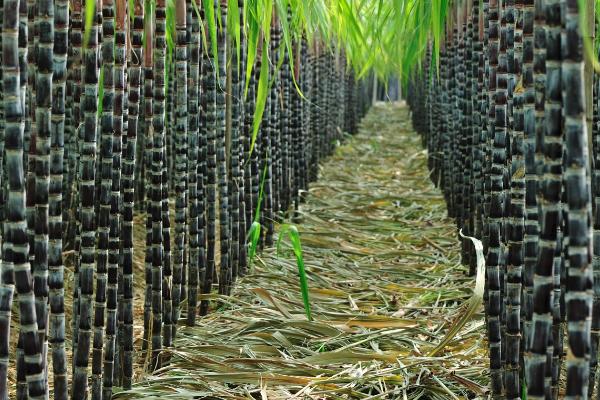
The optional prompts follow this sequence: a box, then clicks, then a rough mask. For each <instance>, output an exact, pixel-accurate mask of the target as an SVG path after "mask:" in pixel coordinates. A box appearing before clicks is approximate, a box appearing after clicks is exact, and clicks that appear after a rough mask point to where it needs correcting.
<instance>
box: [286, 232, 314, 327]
mask: <svg viewBox="0 0 600 400" xmlns="http://www.w3.org/2000/svg"><path fill="white" fill-rule="evenodd" d="M288 235H289V237H290V240H291V242H292V248H293V249H294V254H295V255H296V264H297V265H298V275H299V277H300V291H301V293H302V302H303V303H304V312H305V313H306V318H308V320H309V321H312V320H313V318H312V314H311V310H310V299H309V297H308V279H307V277H306V268H305V266H304V257H303V255H302V245H301V243H300V233H299V232H298V229H297V228H296V227H295V226H294V225H292V226H290V229H289V230H288Z"/></svg>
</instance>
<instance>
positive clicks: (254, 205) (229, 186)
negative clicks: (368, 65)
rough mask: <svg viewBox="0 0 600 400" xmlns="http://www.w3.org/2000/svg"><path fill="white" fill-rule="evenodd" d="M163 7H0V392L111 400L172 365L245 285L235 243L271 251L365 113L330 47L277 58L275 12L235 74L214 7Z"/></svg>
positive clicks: (223, 7) (20, 2) (241, 252)
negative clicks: (178, 351) (183, 335)
mask: <svg viewBox="0 0 600 400" xmlns="http://www.w3.org/2000/svg"><path fill="white" fill-rule="evenodd" d="M88 1H89V0H88ZM92 1H93V0H92ZM173 3H174V4H171V5H168V4H167V3H166V0H156V1H155V2H153V3H152V4H151V3H150V2H146V3H144V2H143V1H142V0H134V1H133V2H128V1H126V0H98V1H97V2H95V3H94V4H93V5H94V7H93V10H94V12H93V15H91V17H92V18H91V22H90V21H88V22H86V13H89V10H90V4H84V3H83V2H82V1H81V0H71V1H70V2H69V1H67V0H36V1H25V0H4V1H3V4H2V5H1V7H0V13H1V18H0V21H1V23H2V37H1V46H2V51H1V53H0V56H1V62H2V70H1V76H2V79H1V81H0V85H1V87H0V89H1V90H0V96H1V97H2V104H3V107H2V108H1V109H0V114H1V115H0V146H1V148H0V157H1V159H0V166H1V173H0V179H1V182H0V196H1V199H0V200H1V201H0V219H1V221H2V224H1V238H2V246H1V249H2V253H1V256H2V259H1V264H0V399H7V398H9V396H10V397H11V398H12V397H14V396H16V398H18V399H27V398H31V399H47V398H50V397H52V398H54V399H57V400H58V399H67V398H69V397H70V398H72V399H78V400H79V399H84V398H88V397H91V398H92V399H110V398H111V397H112V392H113V387H122V388H125V389H127V388H131V386H132V383H133V376H134V368H135V366H136V365H139V364H141V365H143V364H144V361H145V360H146V359H148V360H149V362H148V369H149V370H150V371H153V370H156V369H158V368H161V367H164V366H166V365H168V363H169V356H167V355H166V354H167V353H168V352H164V351H163V350H164V349H169V348H172V347H173V346H174V343H175V342H174V340H175V338H176V334H177V328H178V326H181V325H183V324H187V325H189V326H193V325H194V324H195V323H196V322H197V321H196V318H197V316H202V315H206V314H207V313H208V312H209V311H210V309H211V302H210V301H209V300H208V298H209V296H207V295H208V294H209V293H211V292H212V291H213V289H217V288H218V289H217V290H218V293H219V294H221V295H226V296H227V295H230V294H231V290H232V286H233V285H234V283H235V281H236V279H237V278H238V277H240V276H243V275H244V274H246V273H247V272H248V265H249V261H250V260H249V240H248V237H247V236H248V232H249V231H250V230H251V229H256V226H258V225H259V224H260V227H261V229H260V236H259V239H258V247H259V249H262V248H263V247H268V246H271V245H272V244H273V240H274V235H275V226H276V224H277V223H278V222H281V221H283V220H284V219H285V218H288V217H290V218H293V217H299V215H300V213H299V209H300V203H301V202H302V200H303V199H304V197H305V196H304V195H305V193H306V192H307V190H308V186H309V183H310V182H311V181H314V180H315V179H316V178H317V176H318V168H319V163H320V162H321V161H322V160H323V159H324V158H326V157H327V156H328V155H329V154H331V153H332V152H333V150H334V148H335V146H336V143H337V142H338V141H340V140H342V139H343V138H344V137H345V134H346V133H351V132H355V131H356V129H357V123H358V121H359V119H360V118H361V117H362V116H363V115H364V113H365V112H366V110H367V108H368V107H369V99H370V96H369V95H367V93H370V90H371V88H370V87H369V85H368V84H365V83H361V82H359V81H357V80H356V79H355V78H354V74H353V72H352V71H351V69H350V68H348V66H347V64H346V59H345V57H344V54H343V53H342V52H341V51H338V50H335V49H333V50H331V49H326V48H325V47H324V46H323V45H319V44H318V43H307V41H306V40H303V39H294V40H293V41H292V43H291V51H287V49H286V46H285V43H284V38H283V37H282V31H281V21H282V20H281V18H288V17H289V15H283V16H278V18H273V22H272V26H271V28H270V29H271V30H270V32H269V33H270V41H268V42H266V44H265V46H262V47H261V48H260V49H259V50H260V51H259V52H258V55H257V56H256V57H255V61H254V65H253V68H252V70H251V71H250V74H249V75H246V63H247V59H248V58H247V57H248V52H247V48H248V42H247V38H246V37H245V34H244V33H245V32H246V31H245V30H244V29H241V40H240V51H239V52H238V51H236V50H237V48H236V44H235V40H234V38H232V37H230V34H229V33H228V30H227V23H228V21H229V19H228V17H227V13H228V11H229V12H230V11H231V10H228V9H227V5H228V1H225V0H223V1H221V2H220V4H219V3H218V2H216V1H214V0H209V1H203V2H198V3H197V4H193V3H192V2H191V0H176V1H175V2H173ZM200 3H201V4H200ZM130 7H132V8H130ZM169 7H171V8H169ZM207 7H210V8H212V9H207ZM243 8H244V1H243V0H239V1H238V8H237V10H236V12H239V13H240V15H239V16H238V17H239V18H242V24H243V23H244V21H243V17H242V16H243V15H244V12H243ZM289 12H290V11H289V10H288V14H289ZM169 15H170V16H171V17H169ZM210 18H212V19H213V20H212V21H210ZM219 18H220V20H217V19H219ZM213 24H214V26H216V29H217V37H216V44H217V53H216V57H215V56H214V53H213V48H212V47H211V38H210V35H209V31H210V26H211V25H213ZM203 35H204V36H203ZM265 53H266V55H267V56H266V57H263V56H262V54H265ZM263 62H265V63H266V65H263V64H262V63H263ZM265 68H266V71H267V72H268V76H267V77H266V78H265V77H264V76H261V71H263V70H265ZM247 76H248V78H247ZM264 79H267V81H266V82H267V84H266V85H264ZM298 89H299V90H300V91H301V92H302V93H300V92H299V90H298ZM264 90H266V91H267V92H266V95H265V96H262V97H261V94H263V93H264V92H263V91H264ZM261 101H264V112H263V113H262V117H261V115H260V113H258V112H257V110H259V109H260V107H259V104H258V103H260V102H261ZM257 116H258V118H260V119H257V120H256V121H255V117H257ZM255 126H256V127H257V131H256V132H257V133H256V135H255V134H254V132H255ZM140 223H141V224H145V232H146V235H145V247H144V245H142V244H141V242H143V238H142V241H141V242H140V241H139V238H137V240H136V242H135V244H136V245H137V246H140V245H141V246H142V249H143V250H139V249H138V250H137V251H143V252H145V253H144V255H145V257H144V265H143V272H142V273H137V274H136V268H135V262H134V253H135V251H136V249H134V231H135V226H134V225H135V224H138V226H139V224H140ZM171 224H173V227H172V225H171ZM217 233H218V235H219V236H218V237H217ZM67 254H68V258H67V257H66V255H67ZM69 270H70V271H72V273H73V276H74V282H72V284H71V285H69V286H70V287H72V288H73V291H72V301H69V299H70V296H66V295H65V276H66V273H67V272H69ZM136 281H137V282H138V285H139V282H143V285H144V287H145V292H144V296H143V297H144V300H143V305H142V304H140V305H138V309H143V316H142V315H139V316H137V315H134V284H135V282H136ZM200 295H204V296H203V297H202V298H201V301H199V299H200V297H199V296H200ZM65 298H67V301H65ZM13 304H14V305H15V306H18V312H14V310H13ZM67 316H70V324H69V326H67V320H68V319H67ZM138 319H139V321H138V322H137V325H141V324H142V320H143V340H142V341H141V346H140V347H141V348H140V349H138V348H136V347H137V346H134V320H138ZM68 337H70V338H71V343H70V344H68V343H67V338H68ZM15 343H16V349H15ZM140 350H141V351H140ZM68 355H71V356H72V358H71V359H72V362H71V363H69V362H68V361H67V360H68V358H69V357H68ZM15 381H16V390H15V385H14V382H15Z"/></svg>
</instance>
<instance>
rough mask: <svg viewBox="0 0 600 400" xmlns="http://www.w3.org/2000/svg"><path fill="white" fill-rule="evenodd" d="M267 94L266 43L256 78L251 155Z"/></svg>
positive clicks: (267, 61) (267, 63)
mask: <svg viewBox="0 0 600 400" xmlns="http://www.w3.org/2000/svg"><path fill="white" fill-rule="evenodd" d="M268 94H269V57H268V45H267V43H266V42H264V43H263V49H262V64H261V66H260V76H259V78H258V90H257V92H256V109H255V110H254V121H253V123H252V139H251V141H250V152H249V155H252V152H253V151H254V145H255V143H256V137H257V136H258V130H259V128H260V124H261V122H262V117H263V113H264V112H265V104H266V102H267V95H268Z"/></svg>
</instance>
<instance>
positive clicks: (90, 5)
mask: <svg viewBox="0 0 600 400" xmlns="http://www.w3.org/2000/svg"><path fill="white" fill-rule="evenodd" d="M95 16H96V2H95V1H94V0H91V1H86V2H85V25H84V26H85V29H84V31H83V49H84V50H85V49H87V45H88V43H89V41H90V35H91V33H92V24H93V23H94V17H95Z"/></svg>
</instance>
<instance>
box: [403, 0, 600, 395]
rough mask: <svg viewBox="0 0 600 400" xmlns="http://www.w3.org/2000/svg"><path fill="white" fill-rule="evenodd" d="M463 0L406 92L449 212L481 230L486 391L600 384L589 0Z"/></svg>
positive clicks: (467, 227) (467, 253) (566, 391)
mask: <svg viewBox="0 0 600 400" xmlns="http://www.w3.org/2000/svg"><path fill="white" fill-rule="evenodd" d="M468 3H470V4H467V2H465V4H466V6H465V7H464V8H462V9H460V10H459V8H457V9H456V15H455V16H454V18H452V19H451V20H449V21H450V22H448V23H447V26H446V35H445V39H444V41H443V43H442V45H441V46H440V52H439V56H438V58H437V59H436V58H435V54H434V50H433V49H432V47H433V46H431V47H430V48H429V49H428V51H427V56H426V62H425V65H426V66H425V71H424V73H422V74H421V75H418V76H417V75H415V79H413V80H412V81H411V85H410V88H409V91H410V95H409V96H408V99H409V100H410V105H411V109H412V118H413V123H414V126H415V128H416V130H417V131H418V132H420V133H421V135H422V139H423V144H424V145H425V146H426V147H427V150H428V154H429V158H428V166H429V170H430V173H431V179H432V181H433V183H434V184H435V185H437V186H439V187H440V189H441V190H442V192H443V194H444V198H445V201H446V205H447V209H448V215H449V216H450V217H452V218H454V219H455V220H456V224H457V227H458V228H459V229H460V230H462V233H463V234H464V235H467V236H474V237H475V238H477V239H479V240H481V241H482V243H483V249H484V254H483V256H484V257H485V267H486V269H485V278H486V285H485V293H484V305H485V316H486V323H487V336H488V346H489V347H488V350H489V357H490V379H491V384H490V390H491V393H492V397H493V398H495V399H520V398H525V397H524V396H525V395H526V396H527V397H526V398H527V399H557V398H565V399H587V398H600V390H599V387H598V383H597V377H598V374H597V373H596V371H597V366H598V343H599V340H600V242H599V241H598V240H599V239H600V212H599V211H600V209H599V208H598V206H600V181H599V180H598V179H599V178H600V170H599V169H598V168H600V159H598V156H599V154H600V149H599V148H598V146H599V144H600V142H598V135H599V134H600V131H599V129H600V126H599V125H598V122H599V121H598V104H597V101H598V96H597V91H598V82H599V80H598V75H597V74H595V73H593V72H592V68H591V65H590V63H589V62H587V61H586V60H585V57H584V52H585V51H586V50H585V48H586V47H585V46H584V40H583V37H584V35H587V36H589V35H593V32H594V29H595V27H594V10H593V2H578V1H576V0H484V1H483V2H479V1H473V2H468ZM579 6H581V7H588V8H587V9H579ZM590 16H591V21H590V18H588V17H590ZM590 46H592V44H591V43H590ZM590 48H591V47H590ZM438 65H439V68H438V67H437V66H438ZM462 244H463V245H462V262H463V264H465V265H467V266H469V268H468V270H469V273H470V274H471V275H473V274H474V273H475V272H476V253H475V251H474V249H473V247H472V246H471V245H470V241H469V240H463V241H462ZM561 374H564V377H561ZM563 380H564V382H565V383H566V385H565V386H562V384H561V381H563Z"/></svg>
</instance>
